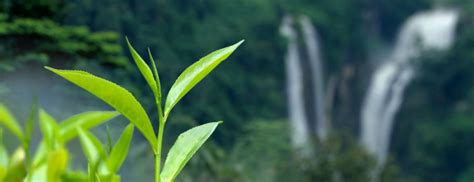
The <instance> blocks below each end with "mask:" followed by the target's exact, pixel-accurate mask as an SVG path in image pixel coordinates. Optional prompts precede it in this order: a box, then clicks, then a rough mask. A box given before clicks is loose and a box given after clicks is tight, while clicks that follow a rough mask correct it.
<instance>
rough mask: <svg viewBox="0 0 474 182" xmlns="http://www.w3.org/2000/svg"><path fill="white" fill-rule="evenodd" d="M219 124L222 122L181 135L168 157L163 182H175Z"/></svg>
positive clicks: (202, 126) (198, 127) (203, 126)
mask: <svg viewBox="0 0 474 182" xmlns="http://www.w3.org/2000/svg"><path fill="white" fill-rule="evenodd" d="M219 123H221V122H212V123H207V124H203V125H201V126H197V127H194V128H191V129H190V130H188V131H186V132H184V133H182V134H181V135H179V137H178V139H177V140H176V143H175V144H174V145H173V146H172V147H171V149H170V151H169V153H168V156H167V157H166V161H165V165H164V167H163V171H162V172H161V180H162V181H163V182H172V181H174V179H175V178H176V176H178V174H179V173H180V172H181V170H182V169H183V168H184V166H185V165H186V163H187V162H188V161H189V160H190V159H191V157H192V156H193V155H194V154H195V153H196V152H197V150H198V149H199V148H200V147H201V146H202V144H204V142H205V141H206V140H207V139H208V138H209V137H210V136H211V134H212V133H213V132H214V130H215V129H216V127H217V125H219Z"/></svg>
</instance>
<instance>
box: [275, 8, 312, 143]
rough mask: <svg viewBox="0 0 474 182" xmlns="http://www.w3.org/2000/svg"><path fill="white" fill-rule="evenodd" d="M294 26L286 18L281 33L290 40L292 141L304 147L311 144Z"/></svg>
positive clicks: (287, 63)
mask: <svg viewBox="0 0 474 182" xmlns="http://www.w3.org/2000/svg"><path fill="white" fill-rule="evenodd" d="M293 24H294V22H293V18H292V17H290V16H286V17H284V18H283V22H282V25H281V27H280V32H281V34H282V35H283V36H285V37H286V38H287V39H288V50H287V53H286V58H285V61H286V78H287V92H288V110H289V120H290V126H291V129H292V131H291V134H292V137H291V139H292V143H293V145H294V146H295V147H302V146H304V145H305V144H308V142H309V132H308V119H307V116H306V110H305V102H304V94H303V75H302V74H303V71H302V66H301V56H300V53H299V50H298V35H297V32H296V30H295V29H294V27H293Z"/></svg>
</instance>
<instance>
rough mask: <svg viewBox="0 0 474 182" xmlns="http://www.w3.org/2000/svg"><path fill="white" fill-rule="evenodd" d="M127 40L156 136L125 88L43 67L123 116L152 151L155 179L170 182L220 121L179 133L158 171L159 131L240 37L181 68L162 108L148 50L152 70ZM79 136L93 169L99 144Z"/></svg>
mask: <svg viewBox="0 0 474 182" xmlns="http://www.w3.org/2000/svg"><path fill="white" fill-rule="evenodd" d="M127 43H128V47H129V49H130V52H131V54H132V58H133V60H134V61H135V64H136V65H137V67H138V69H139V70H140V72H141V74H142V75H143V77H144V78H145V80H146V82H147V84H148V85H149V87H150V89H151V91H152V92H153V95H154V97H155V103H156V107H157V111H158V118H157V121H158V135H156V134H155V131H154V129H153V127H152V123H151V120H150V118H149V117H148V115H147V113H146V112H145V110H144V109H143V107H142V105H141V104H140V103H139V102H138V101H137V99H136V98H135V97H134V96H133V95H132V94H131V93H130V92H129V91H128V90H126V89H125V88H123V87H121V86H119V85H117V84H115V83H113V82H111V81H108V80H106V79H103V78H100V77H97V76H94V75H92V74H89V73H87V72H84V71H77V70H59V69H54V68H51V67H46V69H48V70H50V71H52V72H54V73H56V74H58V75H59V76H61V77H63V78H64V79H66V80H68V81H70V82H72V83H74V84H76V85H77V86H79V87H81V88H83V89H84V90H86V91H88V92H90V93H91V94H93V95H95V96H96V97H98V98H100V99H101V100H103V101H104V102H106V103H107V104H109V105H110V106H111V107H113V108H114V109H116V110H117V111H118V112H120V113H121V114H122V115H124V116H125V117H126V118H127V119H128V120H129V121H130V122H131V123H132V124H133V125H135V126H136V127H137V129H138V130H139V131H140V132H141V133H142V134H143V136H144V137H145V138H146V140H147V141H148V142H149V144H150V146H151V149H152V150H153V153H154V157H155V181H156V182H160V181H163V182H171V181H174V180H175V178H176V177H177V176H178V174H179V173H180V172H181V170H182V169H183V168H184V166H185V165H186V163H187V162H188V161H189V160H190V159H191V157H192V156H193V155H194V154H195V153H196V152H197V150H198V149H199V148H200V147H201V146H202V145H203V144H204V142H205V141H206V140H207V139H208V138H209V137H210V135H211V134H212V133H213V132H214V130H215V129H216V127H217V125H219V123H221V121H218V122H211V123H207V124H204V125H200V126H197V127H194V128H192V129H190V130H188V131H186V132H184V133H182V134H180V135H179V137H178V139H177V140H176V142H175V144H174V145H173V146H172V147H171V149H170V151H169V152H168V155H167V157H166V160H165V162H164V166H163V169H162V170H161V155H162V141H163V133H164V127H165V124H166V121H167V119H168V117H169V114H170V112H171V110H172V109H173V107H174V106H175V105H176V104H177V103H178V102H179V101H180V100H181V99H182V98H183V97H184V96H185V95H186V94H187V93H188V92H189V91H190V90H191V89H192V88H193V87H194V86H195V85H196V84H197V83H199V82H200V81H201V80H202V79H204V77H206V76H207V75H208V74H209V73H210V72H211V71H212V70H213V69H214V68H215V67H216V66H217V65H219V64H220V63H221V62H222V61H224V60H225V59H227V58H228V57H229V56H230V55H231V54H232V53H233V52H234V50H235V49H237V47H239V45H240V44H242V43H243V40H242V41H240V42H238V43H236V44H234V45H231V46H229V47H225V48H222V49H219V50H217V51H214V52H212V53H210V54H209V55H207V56H205V57H203V58H201V59H200V60H199V61H197V62H196V63H194V64H192V65H191V66H189V67H188V68H187V69H186V70H184V72H183V73H181V75H180V76H179V77H178V78H177V80H176V81H175V83H174V84H173V86H172V87H171V89H170V90H169V93H168V95H167V97H166V101H165V103H164V109H163V107H162V104H163V103H162V94H161V84H160V78H159V75H158V71H157V68H156V64H155V61H154V59H153V57H152V55H151V52H150V50H148V55H149V58H150V62H151V66H152V67H151V68H152V69H150V67H149V66H148V65H147V63H146V62H145V61H144V60H143V59H142V58H141V56H140V55H139V54H138V53H137V52H136V51H135V49H134V48H133V47H132V46H131V44H130V42H129V41H128V39H127ZM81 133H84V132H81ZM81 136H83V137H81V138H84V139H83V143H85V141H84V140H86V139H87V138H89V140H90V141H89V142H87V143H88V145H90V146H92V147H89V148H91V149H90V150H87V151H86V154H88V158H89V162H92V169H94V168H93V167H94V163H93V162H94V161H95V160H96V158H98V157H97V155H99V154H100V153H101V151H100V150H97V148H99V149H100V147H95V149H94V147H93V146H99V144H97V142H94V140H93V139H91V138H90V137H87V136H88V135H87V134H86V133H84V134H83V135H81ZM84 146H85V144H84ZM85 148H86V147H85ZM94 150H95V151H94ZM90 167H91V166H90Z"/></svg>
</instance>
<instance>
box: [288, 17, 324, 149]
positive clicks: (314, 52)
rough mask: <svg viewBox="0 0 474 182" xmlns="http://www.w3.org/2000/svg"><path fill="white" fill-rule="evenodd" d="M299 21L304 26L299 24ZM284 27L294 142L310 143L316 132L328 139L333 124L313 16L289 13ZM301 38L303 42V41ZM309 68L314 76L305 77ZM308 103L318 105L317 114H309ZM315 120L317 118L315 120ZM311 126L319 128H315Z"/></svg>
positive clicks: (297, 145) (315, 110) (298, 144)
mask: <svg viewBox="0 0 474 182" xmlns="http://www.w3.org/2000/svg"><path fill="white" fill-rule="evenodd" d="M297 23H299V24H298V25H300V26H301V27H298V26H297ZM297 28H301V29H297ZM299 30H301V32H299ZM280 31H281V34H282V35H283V36H285V37H286V38H287V40H288V50H287V55H286V59H285V60H286V75H287V92H288V110H289V120H290V125H291V127H292V131H291V133H292V142H293V145H294V146H296V147H301V146H304V145H305V144H308V142H310V137H311V136H313V135H314V136H315V135H317V136H318V138H319V139H321V140H324V139H325V138H326V136H327V134H328V128H329V124H328V122H327V121H326V116H325V114H326V113H325V112H324V111H325V96H324V82H323V81H324V79H323V67H322V59H321V52H320V48H319V38H318V35H317V32H316V30H315V28H314V26H313V25H312V23H311V20H310V19H309V18H308V17H307V16H302V17H301V18H300V19H299V21H298V22H296V21H295V19H293V17H291V16H285V17H284V18H283V21H282V24H281V27H280ZM300 34H301V37H300ZM300 39H301V40H302V41H303V42H301V43H300V42H299V40H300ZM306 64H307V65H308V66H309V69H305V68H306V67H305V66H306ZM306 70H308V71H307V72H309V73H311V75H310V76H306V77H305V71H306ZM305 79H308V81H309V83H310V84H308V85H311V86H312V87H308V85H306V84H305V81H306V80H305ZM308 88H310V89H308ZM305 91H310V92H311V93H310V94H305ZM307 95H311V97H313V99H314V100H313V103H310V102H308V99H306V97H305V96H307ZM308 105H310V106H312V107H314V109H312V110H311V111H314V117H308V113H307V111H308V110H307V108H306V106H308ZM311 114H313V113H311ZM309 118H310V119H309ZM312 120H314V122H311V121H312ZM311 127H314V128H315V129H311Z"/></svg>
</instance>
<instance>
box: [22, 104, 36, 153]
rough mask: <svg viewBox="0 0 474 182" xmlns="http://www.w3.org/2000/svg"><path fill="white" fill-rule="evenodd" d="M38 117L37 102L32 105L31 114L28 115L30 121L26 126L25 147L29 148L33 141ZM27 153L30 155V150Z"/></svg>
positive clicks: (27, 121)
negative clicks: (32, 136) (32, 137)
mask: <svg viewBox="0 0 474 182" xmlns="http://www.w3.org/2000/svg"><path fill="white" fill-rule="evenodd" d="M37 115H38V103H37V100H36V99H35V101H34V102H33V104H32V105H31V110H30V114H29V115H28V120H26V122H25V123H26V126H25V138H24V141H23V143H24V147H25V148H29V144H30V140H31V135H32V134H33V128H34V125H35V119H36V116H37ZM26 151H27V153H29V151H28V150H26Z"/></svg>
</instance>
